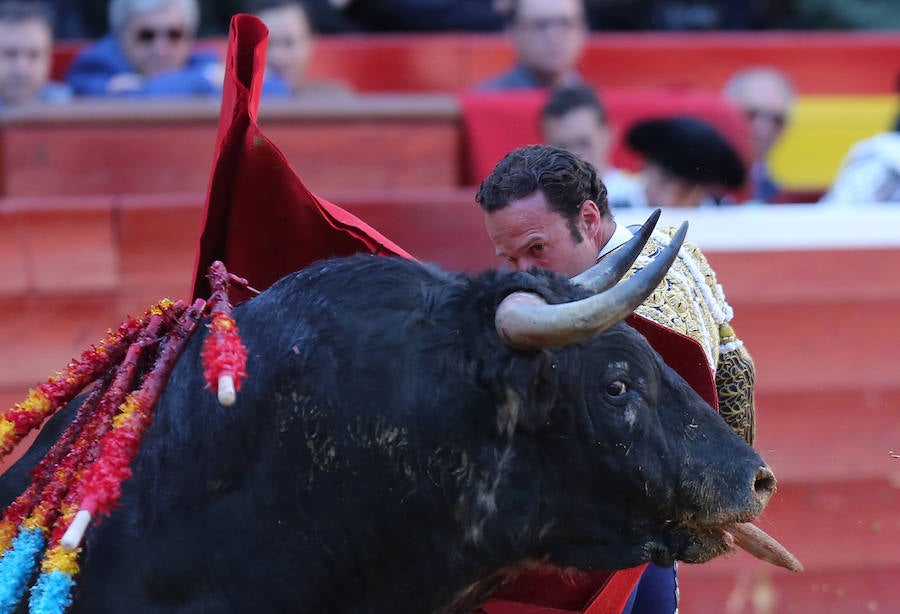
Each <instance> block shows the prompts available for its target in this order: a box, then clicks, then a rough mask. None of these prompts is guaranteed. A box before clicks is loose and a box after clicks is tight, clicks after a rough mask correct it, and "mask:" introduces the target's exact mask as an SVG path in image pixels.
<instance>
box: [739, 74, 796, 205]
mask: <svg viewBox="0 0 900 614" xmlns="http://www.w3.org/2000/svg"><path fill="white" fill-rule="evenodd" d="M722 93H723V94H724V96H725V97H726V98H728V99H729V100H731V101H733V102H734V103H735V104H737V105H738V106H739V107H740V108H741V109H743V111H744V113H746V115H747V119H749V120H750V134H751V138H752V145H753V165H752V167H751V168H750V198H751V199H752V200H754V201H757V202H764V203H765V202H772V201H773V200H774V199H775V197H776V196H777V195H778V193H779V192H780V191H781V190H780V188H779V186H778V184H776V183H775V181H774V180H773V179H772V177H771V176H770V174H769V167H768V162H767V161H768V158H769V154H770V152H771V151H772V147H773V146H774V145H775V144H776V143H777V142H778V140H779V139H780V138H781V136H782V134H783V133H784V128H785V126H786V125H787V123H788V121H789V120H790V116H791V110H792V108H793V106H794V97H795V94H794V86H793V85H792V84H791V81H790V79H788V77H787V75H785V74H784V73H783V72H781V71H780V70H778V69H776V68H771V67H768V66H756V67H751V68H746V69H743V70H740V71H738V72H737V73H735V74H734V75H733V76H732V77H731V78H730V79H729V80H728V82H727V83H726V84H725V88H724V90H723V92H722Z"/></svg>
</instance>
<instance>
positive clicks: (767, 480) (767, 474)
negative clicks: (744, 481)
mask: <svg viewBox="0 0 900 614" xmlns="http://www.w3.org/2000/svg"><path fill="white" fill-rule="evenodd" d="M776 485H777V482H776V480H775V474H774V473H772V470H771V469H769V468H768V467H766V466H765V465H763V466H762V467H759V468H758V469H757V470H756V475H755V476H754V478H753V496H754V497H755V499H756V502H757V503H758V504H759V507H760V509H763V508H765V507H766V506H767V505H768V504H769V499H771V498H772V495H773V494H775V487H776Z"/></svg>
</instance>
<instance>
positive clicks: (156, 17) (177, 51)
mask: <svg viewBox="0 0 900 614" xmlns="http://www.w3.org/2000/svg"><path fill="white" fill-rule="evenodd" d="M198 22H199V8H198V5H197V0H112V1H111V2H110V3H109V24H110V33H109V34H107V35H106V36H105V37H103V38H101V39H100V40H99V41H97V42H95V43H93V44H92V45H90V46H88V47H86V48H85V49H84V50H83V51H82V52H81V53H79V54H78V56H76V58H75V59H74V60H73V61H72V65H71V66H70V68H69V72H68V75H67V81H68V82H69V85H71V86H72V89H73V90H74V92H75V94H76V95H79V96H132V97H170V96H218V95H220V93H221V90H222V79H223V76H224V65H223V64H222V63H221V61H220V60H219V58H218V56H217V55H216V54H214V53H210V52H205V51H199V50H196V49H194V38H195V34H196V32H197V26H198Z"/></svg>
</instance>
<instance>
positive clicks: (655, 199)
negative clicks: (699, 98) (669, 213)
mask: <svg viewBox="0 0 900 614" xmlns="http://www.w3.org/2000/svg"><path fill="white" fill-rule="evenodd" d="M625 141H626V143H627V144H628V146H629V147H630V148H631V149H633V150H634V151H636V152H637V153H639V154H641V155H642V156H643V157H644V168H643V170H642V171H641V177H642V179H643V181H644V186H645V190H646V196H647V203H648V204H649V205H650V206H652V207H702V206H715V205H720V204H725V203H726V202H727V199H726V198H725V196H726V194H727V192H728V191H729V190H737V189H739V188H740V187H741V186H742V185H743V184H744V179H745V177H746V171H745V168H744V163H743V161H742V160H741V157H740V155H739V154H738V152H737V151H736V150H735V149H734V148H733V147H732V146H731V145H730V144H729V143H728V141H727V140H726V139H725V137H723V136H722V135H721V134H720V133H719V132H718V131H717V130H716V129H715V128H713V127H712V126H710V125H709V124H707V123H706V122H704V121H701V120H699V119H696V118H694V117H688V116H681V117H672V118H665V119H649V120H645V121H641V122H638V123H636V124H634V125H633V126H632V127H631V128H630V129H629V130H628V132H627V134H626V137H625Z"/></svg>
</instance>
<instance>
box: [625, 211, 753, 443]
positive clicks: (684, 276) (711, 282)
mask: <svg viewBox="0 0 900 614" xmlns="http://www.w3.org/2000/svg"><path fill="white" fill-rule="evenodd" d="M675 230H676V229H675V228H669V229H664V230H656V231H655V232H654V233H653V235H652V236H651V238H650V240H649V241H648V242H647V245H646V246H645V247H644V250H643V252H642V253H641V255H640V256H639V257H638V259H637V261H636V262H635V263H634V266H633V267H632V272H633V271H635V270H638V269H642V268H644V267H645V266H646V265H647V264H648V263H649V262H650V261H651V260H652V259H653V258H654V257H655V256H656V255H657V253H658V252H659V251H660V250H661V249H662V248H663V247H664V246H666V245H668V243H669V240H670V239H671V237H672V235H673V234H674V233H675ZM635 312H636V313H638V314H639V315H641V316H644V317H645V318H648V319H651V320H653V321H654V322H656V323H658V324H661V325H663V326H666V327H668V328H671V329H673V330H676V331H678V332H680V333H683V334H685V335H688V336H689V337H692V338H693V339H695V340H697V341H698V342H699V343H700V345H701V346H702V347H703V351H704V352H705V353H706V357H707V359H708V360H709V364H710V365H713V366H714V368H715V380H716V392H717V394H718V399H719V413H720V414H721V415H722V417H723V418H724V419H725V421H726V422H728V424H729V425H731V428H733V429H734V430H735V432H737V434H738V435H740V436H741V437H742V438H743V439H744V440H745V441H746V442H747V443H749V444H750V445H753V440H754V437H755V433H756V408H755V402H754V398H753V387H754V384H755V381H756V372H755V369H754V366H753V359H752V358H751V357H750V354H749V352H747V349H746V348H745V347H744V343H743V341H741V340H740V339H738V337H737V335H735V333H734V330H733V329H732V328H731V318H732V316H733V315H734V312H733V310H732V309H731V306H730V305H729V304H728V302H727V301H726V300H725V292H724V291H723V289H722V286H721V285H720V284H719V283H718V282H717V281H716V274H715V271H713V270H712V267H711V266H710V265H709V262H707V260H706V256H704V255H703V253H702V252H701V251H700V250H699V249H698V248H697V246H696V245H693V244H692V243H689V242H685V243H684V244H683V245H682V247H681V250H679V253H678V258H676V259H675V262H674V264H673V265H672V267H671V268H670V269H669V272H668V273H667V274H666V277H665V279H664V280H663V281H662V283H660V285H659V286H658V287H657V288H656V290H654V291H653V293H652V294H651V295H650V296H649V297H648V298H647V300H646V301H644V303H643V304H641V305H640V306H639V307H638V308H637V309H636V310H635Z"/></svg>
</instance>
